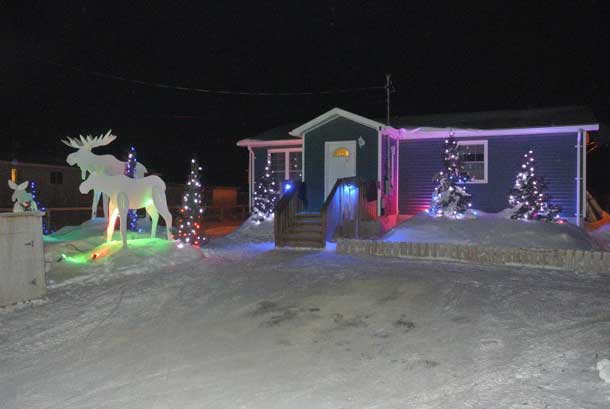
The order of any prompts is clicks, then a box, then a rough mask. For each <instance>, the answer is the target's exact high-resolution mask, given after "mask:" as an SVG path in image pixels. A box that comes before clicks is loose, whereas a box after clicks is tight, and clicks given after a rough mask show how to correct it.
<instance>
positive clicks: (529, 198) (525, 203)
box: [508, 151, 561, 221]
mask: <svg viewBox="0 0 610 409" xmlns="http://www.w3.org/2000/svg"><path fill="white" fill-rule="evenodd" d="M534 164H535V160H534V156H533V152H532V151H529V152H528V153H526V154H525V155H523V164H522V165H521V171H520V172H519V173H518V174H517V177H516V178H515V185H514V186H513V188H512V189H511V190H510V192H509V196H508V204H509V205H510V207H511V208H512V211H513V212H512V214H511V219H528V220H546V221H552V220H556V219H558V218H559V212H561V208H560V207H559V206H555V205H553V204H552V203H550V200H551V197H550V196H549V195H548V194H546V193H545V190H546V187H547V186H546V183H545V182H544V178H542V177H540V176H538V175H536V173H535V166H534Z"/></svg>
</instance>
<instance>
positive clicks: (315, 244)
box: [280, 239, 324, 249]
mask: <svg viewBox="0 0 610 409" xmlns="http://www.w3.org/2000/svg"><path fill="white" fill-rule="evenodd" d="M280 247H301V248H312V249H321V248H324V246H323V245H322V242H321V241H320V240H319V239H318V240H315V241H310V240H286V241H285V242H284V244H283V245H282V246H280Z"/></svg>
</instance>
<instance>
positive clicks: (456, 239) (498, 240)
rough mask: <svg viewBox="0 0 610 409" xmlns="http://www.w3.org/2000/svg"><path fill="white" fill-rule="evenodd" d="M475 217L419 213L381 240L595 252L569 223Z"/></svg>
mask: <svg viewBox="0 0 610 409" xmlns="http://www.w3.org/2000/svg"><path fill="white" fill-rule="evenodd" d="M474 213H475V214H476V215H477V218H476V219H472V218H465V219H462V220H451V219H445V218H436V217H432V216H430V215H428V214H427V213H420V214H418V215H416V216H415V217H413V218H411V219H409V220H407V221H405V222H404V223H401V224H399V225H398V226H396V227H395V228H394V229H392V230H390V231H389V232H388V233H387V234H386V235H385V236H384V240H385V241H390V242H399V241H400V242H402V241H410V242H421V243H424V242H426V243H453V244H458V243H461V244H484V245H489V246H497V247H520V248H524V247H525V248H553V249H579V250H597V249H598V246H597V244H596V243H595V240H593V239H592V238H591V237H590V236H589V235H588V234H587V232H586V231H584V230H583V229H581V228H579V227H576V226H574V225H571V224H568V223H565V224H558V223H548V222H538V221H523V220H511V219H507V218H506V217H505V215H504V213H498V214H486V213H483V212H479V211H475V212H474Z"/></svg>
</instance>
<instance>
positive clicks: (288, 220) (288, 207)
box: [273, 182, 305, 247]
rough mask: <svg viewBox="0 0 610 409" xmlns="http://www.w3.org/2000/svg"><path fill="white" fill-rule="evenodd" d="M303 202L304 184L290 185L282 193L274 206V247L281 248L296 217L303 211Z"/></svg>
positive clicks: (295, 183)
mask: <svg viewBox="0 0 610 409" xmlns="http://www.w3.org/2000/svg"><path fill="white" fill-rule="evenodd" d="M304 200H305V184H304V183H303V182H294V183H292V189H290V190H289V191H287V192H286V193H284V195H283V196H282V197H280V199H279V200H278V202H277V204H276V205H275V210H274V222H273V233H274V237H275V245H276V247H282V246H284V244H285V241H286V234H287V233H288V231H289V230H290V228H291V227H292V226H294V224H295V220H296V215H297V213H299V212H300V211H302V210H303V207H304Z"/></svg>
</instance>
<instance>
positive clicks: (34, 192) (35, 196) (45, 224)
mask: <svg viewBox="0 0 610 409" xmlns="http://www.w3.org/2000/svg"><path fill="white" fill-rule="evenodd" d="M30 194H31V195H32V200H33V201H34V202H35V203H36V209H32V208H30V209H28V210H39V211H41V212H46V211H47V208H46V207H44V206H42V204H41V203H40V199H39V198H38V190H37V189H36V182H34V181H33V180H31V181H30ZM49 233H51V229H50V226H49V220H48V217H47V215H46V214H45V215H44V216H43V217H42V234H45V235H46V234H49Z"/></svg>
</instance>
